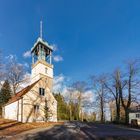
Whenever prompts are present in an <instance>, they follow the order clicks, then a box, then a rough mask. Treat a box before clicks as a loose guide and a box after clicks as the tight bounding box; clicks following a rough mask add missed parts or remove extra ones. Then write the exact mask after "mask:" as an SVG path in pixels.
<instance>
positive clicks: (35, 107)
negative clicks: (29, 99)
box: [34, 105, 39, 113]
mask: <svg viewBox="0 0 140 140" xmlns="http://www.w3.org/2000/svg"><path fill="white" fill-rule="evenodd" d="M34 112H35V113H38V112H39V105H34Z"/></svg>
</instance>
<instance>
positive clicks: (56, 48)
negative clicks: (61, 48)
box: [50, 44, 58, 51]
mask: <svg viewBox="0 0 140 140" xmlns="http://www.w3.org/2000/svg"><path fill="white" fill-rule="evenodd" d="M50 47H51V48H52V49H53V51H57V50H58V47H57V45H56V44H52V45H50Z"/></svg>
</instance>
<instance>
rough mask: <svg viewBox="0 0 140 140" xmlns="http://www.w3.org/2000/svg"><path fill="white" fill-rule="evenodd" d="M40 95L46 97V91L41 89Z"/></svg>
mask: <svg viewBox="0 0 140 140" xmlns="http://www.w3.org/2000/svg"><path fill="white" fill-rule="evenodd" d="M39 95H41V96H44V95H45V89H44V88H39Z"/></svg>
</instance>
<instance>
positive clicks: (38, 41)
mask: <svg viewBox="0 0 140 140" xmlns="http://www.w3.org/2000/svg"><path fill="white" fill-rule="evenodd" d="M39 43H41V44H43V45H44V46H45V47H46V48H48V49H49V50H51V51H53V48H52V47H51V46H50V45H49V44H48V43H47V42H46V41H44V40H43V39H42V38H41V37H39V38H38V39H37V41H36V43H35V44H34V46H33V47H32V48H31V52H33V51H34V49H35V48H36V46H37V45H38V44H39Z"/></svg>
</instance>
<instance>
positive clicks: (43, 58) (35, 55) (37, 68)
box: [31, 21, 53, 90]
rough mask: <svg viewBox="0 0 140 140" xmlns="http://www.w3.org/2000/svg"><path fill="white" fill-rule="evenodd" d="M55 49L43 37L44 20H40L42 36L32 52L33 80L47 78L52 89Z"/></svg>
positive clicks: (47, 82)
mask: <svg viewBox="0 0 140 140" xmlns="http://www.w3.org/2000/svg"><path fill="white" fill-rule="evenodd" d="M52 52H53V49H52V48H51V47H50V46H49V44H48V43H47V42H45V41H44V40H43V38H42V21H41V22H40V37H39V38H38V39H37V41H36V43H35V44H34V46H33V48H32V49H31V54H32V70H31V82H32V83H34V82H35V81H37V80H39V79H40V78H45V80H46V84H47V85H48V88H49V89H50V90H52V83H53V65H52Z"/></svg>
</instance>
